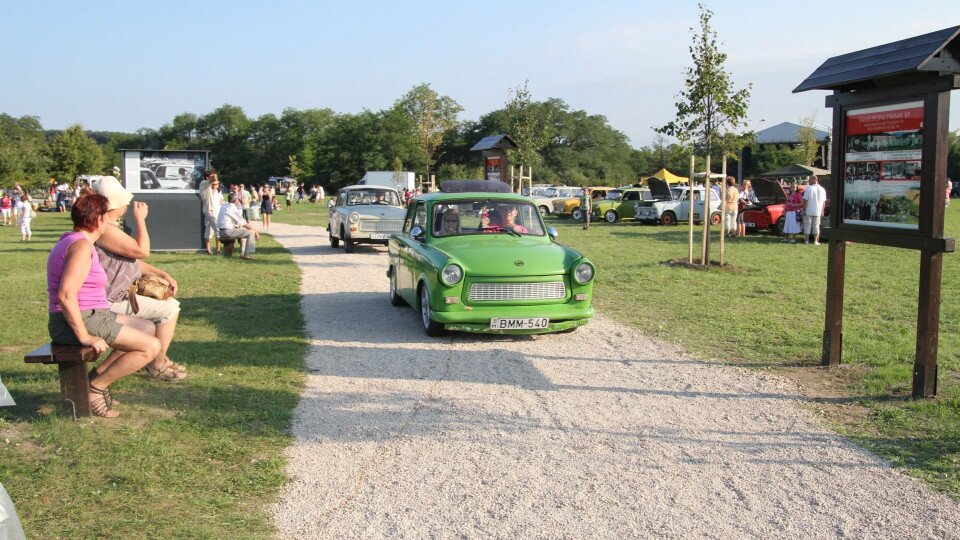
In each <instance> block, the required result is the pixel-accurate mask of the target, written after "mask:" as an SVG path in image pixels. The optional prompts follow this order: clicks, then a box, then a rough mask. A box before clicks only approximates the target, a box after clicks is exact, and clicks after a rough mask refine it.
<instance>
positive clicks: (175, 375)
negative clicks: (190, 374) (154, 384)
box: [147, 359, 187, 381]
mask: <svg viewBox="0 0 960 540" xmlns="http://www.w3.org/2000/svg"><path fill="white" fill-rule="evenodd" d="M177 366H179V367H183V366H180V364H177V363H176V362H174V361H173V360H170V359H167V363H166V364H164V366H163V367H162V368H159V369H158V368H155V367H153V366H152V365H149V364H148V365H147V378H148V379H153V380H155V381H179V380H182V379H185V378H186V377H187V373H186V371H178V370H177Z"/></svg>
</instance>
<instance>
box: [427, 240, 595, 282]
mask: <svg viewBox="0 0 960 540" xmlns="http://www.w3.org/2000/svg"><path fill="white" fill-rule="evenodd" d="M431 246H432V247H434V248H435V249H437V250H439V251H441V252H443V253H444V254H446V255H447V256H448V257H450V258H451V259H453V261H454V262H456V263H457V264H459V265H460V266H462V267H463V270H464V273H465V274H466V275H468V276H508V277H509V276H545V275H556V274H563V273H565V272H566V271H567V270H568V269H569V268H570V266H572V265H573V263H574V261H576V260H577V259H579V258H580V257H581V256H580V254H579V253H577V252H576V251H574V250H572V249H570V248H568V247H566V246H561V245H559V244H554V243H553V242H549V241H546V240H545V239H544V238H542V237H522V238H517V237H515V236H512V235H510V234H507V233H490V234H482V235H474V236H457V237H452V238H436V239H434V240H433V242H432V243H431ZM521 262H522V264H519V263H521Z"/></svg>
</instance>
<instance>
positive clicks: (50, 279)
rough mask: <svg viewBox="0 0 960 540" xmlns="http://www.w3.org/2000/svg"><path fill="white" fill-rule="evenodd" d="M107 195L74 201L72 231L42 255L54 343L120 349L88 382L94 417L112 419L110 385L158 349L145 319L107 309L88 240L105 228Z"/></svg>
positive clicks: (103, 279)
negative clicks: (118, 313)
mask: <svg viewBox="0 0 960 540" xmlns="http://www.w3.org/2000/svg"><path fill="white" fill-rule="evenodd" d="M108 208H109V204H108V202H107V199H106V197H104V196H102V195H96V194H88V195H84V196H82V197H80V198H79V199H77V201H76V202H75V203H74V204H73V210H72V211H71V212H70V217H71V218H72V220H73V232H69V233H65V234H64V235H63V236H61V237H60V240H59V241H58V242H57V243H56V245H54V246H53V249H52V250H51V251H50V256H49V257H48V258H47V292H48V293H49V294H50V303H49V312H50V319H49V322H48V324H47V328H48V330H49V332H50V338H51V339H52V340H53V342H54V343H57V344H62V345H87V346H91V347H93V348H94V349H95V350H96V351H97V353H103V352H104V351H106V350H107V348H108V347H113V348H114V349H116V350H118V351H123V353H124V354H123V356H121V357H120V358H119V359H117V360H116V361H115V362H113V363H112V364H111V365H110V367H109V368H107V369H106V370H105V371H104V372H103V373H100V374H98V375H96V376H95V377H94V378H92V379H91V380H90V407H91V409H92V410H93V413H94V414H96V415H97V416H104V417H108V418H113V417H115V416H117V415H118V413H117V412H116V411H115V410H113V405H114V402H113V399H112V398H111V396H110V385H111V384H113V383H114V382H116V381H117V380H119V379H120V378H122V377H124V376H126V375H129V374H131V373H134V372H135V371H137V370H139V369H140V368H142V367H143V366H145V365H146V364H147V363H148V362H150V361H151V360H152V359H153V358H155V357H156V356H157V353H158V352H159V350H160V342H159V341H157V338H155V337H154V336H153V332H154V327H153V325H152V324H150V323H149V322H147V321H144V320H142V319H136V318H134V317H130V316H127V315H117V314H115V313H113V312H111V311H110V302H108V301H107V295H106V284H107V277H106V274H105V273H104V271H103V267H102V266H101V265H100V259H99V258H98V257H97V253H96V251H94V249H93V243H94V242H96V241H97V239H98V238H100V236H101V235H103V232H104V230H105V228H106V227H107V226H108V225H107V221H106V219H105V216H106V213H107V210H108Z"/></svg>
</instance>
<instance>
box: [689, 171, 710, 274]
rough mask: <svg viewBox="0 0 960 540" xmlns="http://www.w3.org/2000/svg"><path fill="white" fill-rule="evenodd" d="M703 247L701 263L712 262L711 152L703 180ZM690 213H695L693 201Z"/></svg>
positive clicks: (707, 263)
mask: <svg viewBox="0 0 960 540" xmlns="http://www.w3.org/2000/svg"><path fill="white" fill-rule="evenodd" d="M703 188H704V189H703V215H702V216H700V217H701V218H702V219H703V249H702V250H701V253H700V264H703V265H709V264H710V219H709V218H708V216H709V215H710V154H707V173H706V177H705V180H704V181H703ZM690 202H691V204H690V214H691V215H692V214H693V209H694V205H693V201H690Z"/></svg>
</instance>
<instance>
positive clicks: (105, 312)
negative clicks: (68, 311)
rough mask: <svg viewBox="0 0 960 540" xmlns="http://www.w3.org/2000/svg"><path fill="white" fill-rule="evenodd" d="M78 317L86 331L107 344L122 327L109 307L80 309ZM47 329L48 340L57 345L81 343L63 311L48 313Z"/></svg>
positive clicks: (115, 337)
mask: <svg viewBox="0 0 960 540" xmlns="http://www.w3.org/2000/svg"><path fill="white" fill-rule="evenodd" d="M80 317H81V318H82V319H83V325H84V326H85V327H86V328H87V333H89V334H90V335H92V336H97V337H99V338H102V339H103V340H104V341H106V342H107V343H108V344H112V343H113V342H114V341H116V340H117V336H119V335H120V330H121V329H122V328H123V325H122V324H120V323H119V322H117V314H116V313H114V312H112V311H110V310H109V309H90V310H86V311H81V312H80ZM47 331H48V332H49V333H50V341H52V342H53V343H55V344H57V345H81V343H80V341H79V340H78V339H77V336H76V334H74V333H73V329H72V328H70V324H69V323H67V318H66V317H65V316H64V315H63V313H51V314H50V319H49V320H48V321H47Z"/></svg>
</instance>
